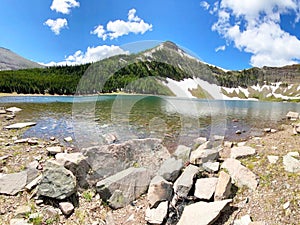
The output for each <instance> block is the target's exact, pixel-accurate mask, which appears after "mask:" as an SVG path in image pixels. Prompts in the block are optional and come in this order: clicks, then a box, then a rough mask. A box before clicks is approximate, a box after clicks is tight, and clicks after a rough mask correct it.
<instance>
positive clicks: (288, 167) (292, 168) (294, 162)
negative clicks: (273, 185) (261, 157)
mask: <svg viewBox="0 0 300 225" xmlns="http://www.w3.org/2000/svg"><path fill="white" fill-rule="evenodd" d="M295 157H299V153H298V152H289V153H288V154H287V155H285V156H283V166H284V169H285V171H287V172H290V173H299V172H300V160H298V159H296V158H295Z"/></svg>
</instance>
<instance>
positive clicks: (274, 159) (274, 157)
mask: <svg viewBox="0 0 300 225" xmlns="http://www.w3.org/2000/svg"><path fill="white" fill-rule="evenodd" d="M267 158H268V161H269V163H271V164H275V163H276V162H277V161H278V159H279V156H277V155H268V156H267Z"/></svg>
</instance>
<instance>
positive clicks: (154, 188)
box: [147, 176, 173, 208]
mask: <svg viewBox="0 0 300 225" xmlns="http://www.w3.org/2000/svg"><path fill="white" fill-rule="evenodd" d="M172 194H173V184H172V183H171V182H168V181H166V180H165V179H164V178H163V177H161V176H155V177H154V178H153V179H152V180H151V182H150V185H149V189H148V193H147V200H148V203H149V207H150V208H155V207H157V205H158V204H159V203H160V202H163V201H170V200H171V199H172Z"/></svg>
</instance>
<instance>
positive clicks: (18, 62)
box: [0, 47, 43, 71]
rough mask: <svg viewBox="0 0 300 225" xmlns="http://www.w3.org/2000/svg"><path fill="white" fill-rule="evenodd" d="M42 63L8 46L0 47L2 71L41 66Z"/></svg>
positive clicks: (0, 67) (0, 66) (0, 68)
mask: <svg viewBox="0 0 300 225" xmlns="http://www.w3.org/2000/svg"><path fill="white" fill-rule="evenodd" d="M40 67H43V66H42V65H40V64H38V63H35V62H32V61H30V60H28V59H25V58H23V57H22V56H19V55H17V54H16V53H14V52H12V51H10V50H9V49H6V48H1V47H0V71H2V70H19V69H28V68H40Z"/></svg>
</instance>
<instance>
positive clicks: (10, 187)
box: [0, 171, 27, 195]
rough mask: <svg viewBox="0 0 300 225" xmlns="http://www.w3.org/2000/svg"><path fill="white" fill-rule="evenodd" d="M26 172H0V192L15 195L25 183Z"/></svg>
mask: <svg viewBox="0 0 300 225" xmlns="http://www.w3.org/2000/svg"><path fill="white" fill-rule="evenodd" d="M26 182H27V172H26V171H22V172H19V173H11V174H3V173H0V194H6V195H15V194H17V193H18V192H20V191H21V190H22V189H23V188H24V187H25V185H26Z"/></svg>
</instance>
